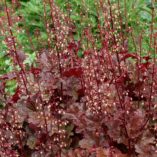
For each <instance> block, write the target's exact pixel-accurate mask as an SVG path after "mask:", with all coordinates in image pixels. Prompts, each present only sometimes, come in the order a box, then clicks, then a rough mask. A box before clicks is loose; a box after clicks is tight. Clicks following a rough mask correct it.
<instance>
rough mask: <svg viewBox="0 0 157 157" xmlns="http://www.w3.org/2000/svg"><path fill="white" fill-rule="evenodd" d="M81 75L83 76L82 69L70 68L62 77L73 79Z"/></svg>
mask: <svg viewBox="0 0 157 157" xmlns="http://www.w3.org/2000/svg"><path fill="white" fill-rule="evenodd" d="M82 74H83V71H82V68H71V69H69V70H67V71H64V72H63V76H65V77H72V76H74V77H78V78H80V77H81V76H82Z"/></svg>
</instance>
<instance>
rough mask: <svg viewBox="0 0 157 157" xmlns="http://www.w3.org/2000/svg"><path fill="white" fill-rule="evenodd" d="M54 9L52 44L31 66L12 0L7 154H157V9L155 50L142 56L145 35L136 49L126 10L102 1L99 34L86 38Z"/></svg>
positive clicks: (3, 141)
mask: <svg viewBox="0 0 157 157" xmlns="http://www.w3.org/2000/svg"><path fill="white" fill-rule="evenodd" d="M18 4H19V3H18ZM105 4H106V3H105ZM46 5H49V6H50V11H51V12H50V15H46V13H45V14H44V16H45V18H46V17H47V16H50V17H51V18H52V20H51V22H50V23H47V21H46V28H47V33H48V45H49V47H48V48H45V49H42V50H40V52H38V54H37V60H36V61H35V64H33V65H32V66H30V67H27V66H26V64H24V61H25V59H26V55H25V54H24V53H23V52H22V51H21V50H20V46H19V47H18V46H17V43H16V38H15V37H14V36H13V31H12V29H13V27H12V25H13V23H12V20H13V19H12V17H11V10H10V9H9V8H8V6H7V3H6V1H5V13H6V16H4V17H3V18H4V19H3V20H4V21H5V20H6V21H7V22H8V27H7V29H6V28H5V29H2V32H8V33H6V34H4V35H5V39H6V40H5V42H6V45H7V46H8V55H9V56H10V57H11V58H12V61H13V64H14V71H13V72H11V73H8V74H5V75H3V76H1V81H0V102H1V104H3V108H2V109H1V110H0V156H1V157H53V156H54V157H156V156H157V75H156V73H157V64H156V58H155V57H156V50H157V44H156V37H157V35H156V34H155V32H154V29H153V20H154V16H155V12H154V10H153V8H152V23H151V31H150V51H149V52H148V53H147V54H146V55H142V35H141V34H140V35H139V39H138V42H137V43H135V48H136V52H130V50H129V48H128V44H127V42H128V36H129V35H130V34H131V33H132V31H133V30H131V28H129V27H128V26H126V28H123V27H122V21H121V20H122V19H121V14H120V10H119V9H117V8H115V6H114V8H113V7H112V6H111V4H110V1H109V0H108V1H107V4H106V6H108V7H105V5H104V4H103V2H102V1H101V0H100V4H99V3H98V4H97V5H98V7H99V9H100V13H98V15H97V16H98V28H97V35H96V37H95V36H94V35H93V33H92V31H91V28H90V26H89V27H87V28H85V29H84V32H82V38H81V39H80V40H78V41H76V40H74V34H75V33H74V32H75V31H76V29H75V25H74V24H73V22H72V21H71V20H70V18H69V17H68V16H67V15H65V14H64V13H63V12H62V11H61V10H60V9H59V8H58V7H57V6H56V5H55V3H54V2H53V0H49V1H44V6H46ZM100 16H101V18H103V20H102V19H101V18H100ZM101 20H102V21H103V24H101V22H102V21H101ZM50 24H51V26H53V27H49V26H50ZM133 39H134V37H133ZM97 42H100V44H101V47H100V48H98V47H97ZM80 51H82V56H81V57H78V52H80ZM8 80H16V82H17V88H16V90H15V93H14V94H13V95H11V96H10V95H9V94H8V93H7V92H6V90H5V89H6V82H7V81H8Z"/></svg>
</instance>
